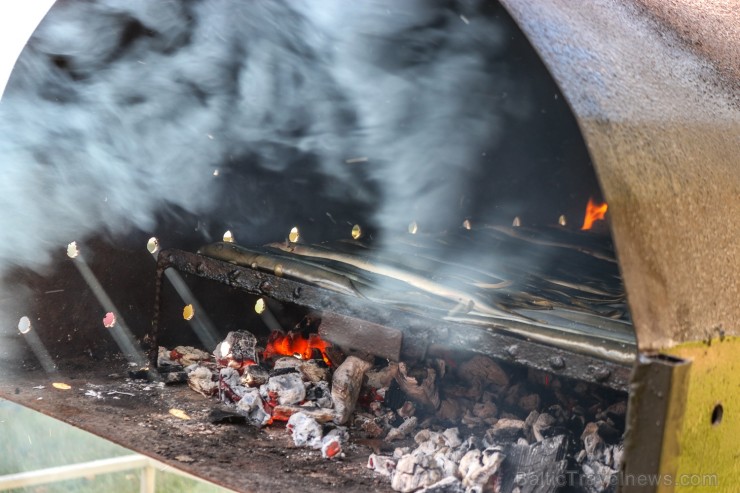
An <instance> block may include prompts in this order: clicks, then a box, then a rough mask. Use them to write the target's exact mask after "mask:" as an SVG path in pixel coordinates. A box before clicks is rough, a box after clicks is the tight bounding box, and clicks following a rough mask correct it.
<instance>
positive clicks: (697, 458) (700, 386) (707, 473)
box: [663, 337, 740, 493]
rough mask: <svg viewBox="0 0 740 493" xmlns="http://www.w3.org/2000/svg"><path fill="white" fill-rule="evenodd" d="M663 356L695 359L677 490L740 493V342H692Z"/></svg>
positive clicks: (726, 339) (681, 440) (725, 339)
mask: <svg viewBox="0 0 740 493" xmlns="http://www.w3.org/2000/svg"><path fill="white" fill-rule="evenodd" d="M663 352H664V353H666V354H670V355H672V356H676V357H679V358H684V359H689V360H691V361H692V364H691V371H690V374H689V385H688V394H687V396H686V408H685V414H684V418H683V425H682V429H681V432H680V435H679V444H680V452H679V457H678V472H677V475H676V477H675V478H672V481H673V482H674V486H675V491H676V492H679V493H680V492H699V491H701V492H706V491H711V492H724V491H726V492H736V491H740V338H738V337H718V338H713V339H708V340H706V341H700V342H688V343H683V344H679V345H677V346H674V347H672V348H667V349H664V350H663Z"/></svg>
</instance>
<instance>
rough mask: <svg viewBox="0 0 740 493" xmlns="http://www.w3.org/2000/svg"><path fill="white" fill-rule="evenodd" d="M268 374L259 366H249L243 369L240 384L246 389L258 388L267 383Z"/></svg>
mask: <svg viewBox="0 0 740 493" xmlns="http://www.w3.org/2000/svg"><path fill="white" fill-rule="evenodd" d="M269 378H270V374H269V373H268V371H267V370H265V369H264V368H262V367H261V366H259V365H250V366H247V367H245V368H243V373H242V376H241V383H242V385H245V386H247V387H259V386H260V385H264V384H266V383H267V380H268V379H269Z"/></svg>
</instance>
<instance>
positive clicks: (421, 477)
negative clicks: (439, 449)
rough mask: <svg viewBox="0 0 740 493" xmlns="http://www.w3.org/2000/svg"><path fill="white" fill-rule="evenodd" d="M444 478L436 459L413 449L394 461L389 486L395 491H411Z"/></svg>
mask: <svg viewBox="0 0 740 493" xmlns="http://www.w3.org/2000/svg"><path fill="white" fill-rule="evenodd" d="M442 478H444V472H443V471H442V470H440V468H439V466H438V464H437V461H436V460H435V459H434V458H433V457H430V456H428V455H426V454H425V453H423V452H420V451H417V450H415V451H413V452H411V453H410V454H407V455H404V456H403V457H401V458H400V459H399V460H398V462H397V463H396V469H395V470H394V471H393V475H392V477H391V487H392V488H393V489H394V490H396V491H401V492H404V493H406V492H411V491H416V490H418V489H419V488H423V487H425V486H431V485H433V484H434V483H436V482H437V481H439V480H441V479H442Z"/></svg>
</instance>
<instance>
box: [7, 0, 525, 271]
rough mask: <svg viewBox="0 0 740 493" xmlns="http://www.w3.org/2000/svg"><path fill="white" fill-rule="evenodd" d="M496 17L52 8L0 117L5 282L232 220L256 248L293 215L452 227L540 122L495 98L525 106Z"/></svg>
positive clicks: (206, 2)
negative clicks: (167, 224) (57, 259)
mask: <svg viewBox="0 0 740 493" xmlns="http://www.w3.org/2000/svg"><path fill="white" fill-rule="evenodd" d="M491 9H492V7H490V6H489V5H488V3H487V2H459V3H458V2H440V1H433V2H428V1H420V0H415V1H409V2H391V1H373V2H360V3H348V2H341V1H339V0H332V1H326V2H321V3H320V4H318V3H316V2H309V1H304V2H275V1H254V2H238V1H229V0H201V1H187V2H176V1H157V2H149V1H144V0H139V1H133V2H132V1H128V0H127V1H123V0H98V1H87V2H71V1H60V2H58V3H57V4H56V5H55V7H54V8H53V9H52V11H51V12H50V13H49V15H48V16H47V17H46V19H45V20H44V21H43V22H42V24H41V26H40V27H39V29H38V30H37V31H36V33H35V34H34V36H33V37H32V39H31V41H30V42H29V44H28V46H27V47H26V49H25V50H24V52H23V54H22V56H21V58H20V60H19V62H18V64H17V66H16V69H15V71H14V74H13V76H12V78H11V80H10V83H9V86H8V89H7V91H6V94H5V95H4V98H3V100H2V104H1V105H0V162H2V163H3V171H4V173H3V175H4V176H3V180H2V181H1V182H0V207H2V210H4V211H5V213H4V214H3V216H2V219H0V221H1V222H2V223H1V224H0V227H1V228H2V230H3V231H4V232H5V235H6V237H7V239H6V241H3V242H2V243H0V267H2V266H8V265H23V266H31V267H38V266H41V265H43V264H44V263H46V262H48V259H49V253H50V252H51V251H53V250H54V249H59V248H62V247H63V246H64V245H66V243H67V242H69V241H71V240H72V239H80V238H84V237H85V236H87V235H89V234H90V233H91V232H100V231H107V232H110V233H113V234H120V233H123V232H126V231H128V230H130V229H131V228H138V229H141V230H145V231H150V230H153V229H154V228H155V227H156V224H157V219H156V218H157V217H158V214H161V213H162V211H173V212H178V211H179V212H186V213H191V214H194V215H196V216H198V215H203V216H206V215H208V214H209V213H211V214H212V213H213V211H214V210H220V211H221V212H222V217H224V216H223V215H224V214H225V217H226V218H227V219H226V222H228V223H230V224H233V225H236V226H237V227H240V228H241V231H240V233H241V234H240V240H241V241H245V242H249V241H250V239H251V238H250V237H251V236H254V240H256V241H262V240H264V239H266V238H268V237H269V236H271V235H275V234H278V232H277V231H272V230H270V229H269V227H268V226H269V225H271V224H273V225H277V224H279V225H280V227H281V228H282V227H283V226H282V224H283V223H284V222H285V221H290V220H295V219H296V217H295V215H296V210H299V211H302V212H299V214H304V215H305V216H306V217H307V219H308V220H310V221H319V222H322V223H328V221H329V220H330V219H334V220H335V222H336V219H335V216H341V217H346V218H347V220H350V219H354V218H357V217H360V218H364V219H365V220H367V221H371V222H374V223H375V224H376V225H379V226H378V227H379V229H381V230H383V229H388V230H399V228H400V229H402V228H403V227H405V224H408V222H409V220H415V221H417V222H418V223H419V224H422V225H425V224H446V223H453V222H456V223H458V224H459V222H460V217H461V211H460V206H459V204H460V203H462V200H461V199H462V195H461V190H465V189H466V188H467V187H468V184H469V182H471V181H475V180H476V179H478V178H479V175H480V172H479V168H480V164H481V163H480V162H481V156H482V155H485V154H486V151H488V152H489V156H490V152H491V150H494V149H495V148H496V146H497V143H498V140H499V139H500V137H501V135H502V127H504V126H506V125H507V122H509V121H511V120H512V119H513V120H516V119H517V118H520V117H521V116H522V115H525V114H526V113H527V111H528V108H527V105H526V104H522V102H521V101H520V100H519V99H517V98H514V97H510V98H506V97H503V96H502V94H504V95H505V94H506V93H507V91H508V93H509V94H514V93H515V91H514V88H513V87H512V82H511V81H510V80H509V78H508V77H507V74H506V71H507V67H506V65H505V64H504V63H503V62H501V61H500V58H501V54H502V52H503V51H504V50H505V48H506V32H505V29H504V28H503V27H501V26H500V25H499V23H498V21H497V19H496V16H494V15H488V14H490V12H488V11H490V10H491ZM487 159H490V157H489V158H487ZM217 170H218V171H217ZM337 204H342V206H341V207H340V206H339V205H337ZM346 204H350V205H352V207H353V208H354V210H348V209H347V206H346ZM301 205H302V206H301ZM309 205H313V206H314V207H313V208H311V207H310V206H309ZM307 206H309V207H308V208H309V209H311V210H310V211H308V212H307V211H306V207H307ZM322 207H323V208H324V209H326V210H321V208H322ZM331 208H333V209H332V210H329V209H331ZM291 214H292V215H293V216H294V217H293V218H290V217H288V216H290V215H291ZM266 228H267V229H266ZM282 233H284V232H282ZM204 234H205V236H206V237H205V238H204V240H207V239H209V238H208V236H209V235H210V236H212V235H213V234H214V233H213V232H212V231H211V232H208V231H206V232H205V233H204ZM11 237H12V241H9V240H10V239H11ZM271 239H275V237H274V236H273V237H272V238H271Z"/></svg>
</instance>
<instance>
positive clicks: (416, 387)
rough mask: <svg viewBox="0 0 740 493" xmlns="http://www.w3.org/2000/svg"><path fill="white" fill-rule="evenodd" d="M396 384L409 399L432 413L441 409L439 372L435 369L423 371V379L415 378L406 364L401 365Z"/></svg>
mask: <svg viewBox="0 0 740 493" xmlns="http://www.w3.org/2000/svg"><path fill="white" fill-rule="evenodd" d="M396 382H398V385H399V387H401V390H403V392H404V393H405V394H406V395H407V396H408V397H409V399H411V400H413V401H414V402H416V403H417V404H419V405H420V406H421V407H423V408H425V409H428V410H431V411H436V410H437V409H438V408H439V405H440V399H439V389H438V387H437V372H436V371H435V370H434V368H425V369H423V370H422V375H421V377H415V376H413V375H411V374H410V369H409V368H408V367H407V365H406V364H405V363H399V364H398V373H397V374H396Z"/></svg>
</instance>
